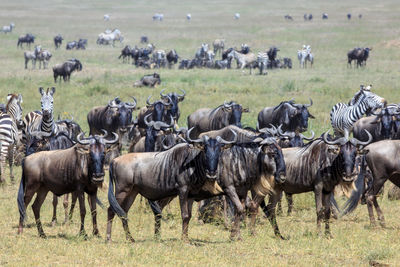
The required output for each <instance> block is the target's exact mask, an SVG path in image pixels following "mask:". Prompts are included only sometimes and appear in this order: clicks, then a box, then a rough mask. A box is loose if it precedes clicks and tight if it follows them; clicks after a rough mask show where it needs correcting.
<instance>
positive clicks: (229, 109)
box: [187, 101, 249, 138]
mask: <svg viewBox="0 0 400 267" xmlns="http://www.w3.org/2000/svg"><path fill="white" fill-rule="evenodd" d="M242 112H249V109H248V108H243V107H242V105H240V104H237V103H235V102H233V101H231V102H226V101H225V102H224V104H222V105H219V106H218V107H216V108H214V109H211V108H201V109H198V110H196V111H195V112H193V113H192V114H190V115H189V116H188V118H187V122H188V123H187V125H188V128H189V129H190V128H194V129H193V130H192V136H191V137H192V138H196V137H197V136H199V134H200V133H203V132H208V131H212V130H218V129H221V128H224V127H225V126H228V125H230V124H233V125H236V126H238V127H242V123H241V118H242Z"/></svg>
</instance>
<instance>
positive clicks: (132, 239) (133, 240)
mask: <svg viewBox="0 0 400 267" xmlns="http://www.w3.org/2000/svg"><path fill="white" fill-rule="evenodd" d="M126 240H128V241H129V242H131V243H135V239H134V238H133V237H131V236H128V237H127V238H126Z"/></svg>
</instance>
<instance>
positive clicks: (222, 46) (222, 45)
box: [213, 39, 225, 55]
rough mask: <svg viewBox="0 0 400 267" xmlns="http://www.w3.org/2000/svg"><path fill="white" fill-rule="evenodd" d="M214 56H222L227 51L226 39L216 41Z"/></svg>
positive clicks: (214, 43)
mask: <svg viewBox="0 0 400 267" xmlns="http://www.w3.org/2000/svg"><path fill="white" fill-rule="evenodd" d="M213 48H214V54H216V55H217V54H218V52H219V54H222V52H223V51H224V49H225V39H215V40H214V42H213Z"/></svg>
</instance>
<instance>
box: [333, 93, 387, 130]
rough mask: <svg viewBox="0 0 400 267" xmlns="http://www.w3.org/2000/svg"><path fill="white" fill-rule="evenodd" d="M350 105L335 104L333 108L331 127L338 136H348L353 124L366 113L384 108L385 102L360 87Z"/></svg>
mask: <svg viewBox="0 0 400 267" xmlns="http://www.w3.org/2000/svg"><path fill="white" fill-rule="evenodd" d="M351 103H353V105H347V104H345V103H337V104H336V105H334V106H333V108H332V110H331V113H330V117H331V125H332V128H333V130H334V132H335V135H338V136H343V135H344V136H348V134H349V133H350V131H351V129H352V128H353V125H354V123H355V122H356V121H357V120H359V119H361V117H363V116H364V114H366V113H367V112H368V111H371V110H374V109H377V108H382V107H384V106H386V100H385V99H384V98H382V97H380V96H378V95H376V94H374V93H372V92H371V91H369V90H366V88H364V86H361V88H360V91H359V92H357V93H356V94H355V96H354V97H353V99H352V101H351Z"/></svg>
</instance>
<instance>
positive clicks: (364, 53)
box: [347, 47, 372, 68]
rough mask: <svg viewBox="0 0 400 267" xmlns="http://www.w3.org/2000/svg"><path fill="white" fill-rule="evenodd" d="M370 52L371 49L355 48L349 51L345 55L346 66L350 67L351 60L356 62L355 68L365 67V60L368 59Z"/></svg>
mask: <svg viewBox="0 0 400 267" xmlns="http://www.w3.org/2000/svg"><path fill="white" fill-rule="evenodd" d="M371 50H372V48H368V47H366V48H360V47H356V48H354V49H353V50H350V51H349V52H348V53H347V66H348V67H351V62H352V61H353V60H356V61H357V65H356V66H357V68H358V67H362V66H366V65H367V59H368V57H369V52H370V51H371Z"/></svg>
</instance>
